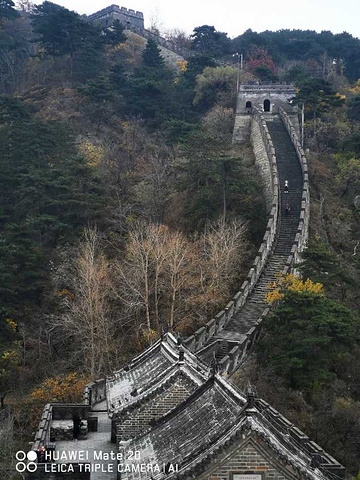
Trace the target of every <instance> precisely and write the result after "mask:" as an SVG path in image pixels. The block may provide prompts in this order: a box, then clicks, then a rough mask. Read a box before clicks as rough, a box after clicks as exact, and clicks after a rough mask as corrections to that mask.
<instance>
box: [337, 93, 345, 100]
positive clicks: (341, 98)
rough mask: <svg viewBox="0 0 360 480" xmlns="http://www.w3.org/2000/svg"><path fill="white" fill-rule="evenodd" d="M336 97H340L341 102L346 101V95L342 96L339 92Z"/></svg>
mask: <svg viewBox="0 0 360 480" xmlns="http://www.w3.org/2000/svg"><path fill="white" fill-rule="evenodd" d="M336 96H337V97H338V99H339V100H346V95H342V94H341V93H339V92H337V93H336Z"/></svg>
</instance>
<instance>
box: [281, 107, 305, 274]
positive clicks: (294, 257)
mask: <svg viewBox="0 0 360 480" xmlns="http://www.w3.org/2000/svg"><path fill="white" fill-rule="evenodd" d="M279 113H280V117H281V119H282V121H283V122H284V125H285V127H286V130H287V131H288V133H289V136H290V138H291V141H292V143H293V145H294V147H295V150H296V154H297V157H298V159H299V162H300V165H301V170H302V173H303V190H302V196H301V210H300V219H299V224H298V229H297V233H296V236H295V241H294V243H293V246H292V248H291V253H290V255H289V258H288V260H287V262H286V267H285V268H284V271H283V273H285V274H286V273H290V272H291V270H292V269H293V268H294V265H295V264H296V263H298V261H299V260H300V254H301V252H302V251H303V249H304V247H305V246H306V242H307V239H308V233H309V222H310V190H309V174H308V165H307V160H306V156H305V153H304V150H303V148H302V147H301V143H300V140H299V138H298V135H297V133H296V129H295V126H294V124H293V122H292V121H291V118H290V117H289V115H288V114H287V113H286V112H285V110H284V109H282V108H280V109H279Z"/></svg>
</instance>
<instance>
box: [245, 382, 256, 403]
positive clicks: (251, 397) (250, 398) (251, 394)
mask: <svg viewBox="0 0 360 480" xmlns="http://www.w3.org/2000/svg"><path fill="white" fill-rule="evenodd" d="M246 398H247V405H246V407H247V408H254V406H255V398H256V392H255V388H254V387H253V386H252V385H251V383H250V382H249V383H248V385H247V387H246Z"/></svg>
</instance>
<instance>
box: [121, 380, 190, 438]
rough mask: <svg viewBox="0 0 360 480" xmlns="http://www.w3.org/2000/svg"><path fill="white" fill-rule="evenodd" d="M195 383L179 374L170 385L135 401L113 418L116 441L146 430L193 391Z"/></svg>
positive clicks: (135, 435)
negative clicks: (151, 395)
mask: <svg viewBox="0 0 360 480" xmlns="http://www.w3.org/2000/svg"><path fill="white" fill-rule="evenodd" d="M195 388H196V385H195V384H194V383H193V382H191V381H190V380H189V379H188V378H187V377H185V376H184V375H179V376H178V377H177V379H176V381H174V382H173V383H172V384H171V385H170V387H166V388H164V390H163V391H161V392H158V393H157V394H156V395H155V396H154V397H150V398H147V399H145V400H144V402H143V404H142V405H140V406H139V405H138V404H137V403H136V404H135V405H134V406H133V408H128V409H126V410H125V411H124V412H121V413H120V415H119V416H118V418H117V419H116V420H115V422H116V425H117V428H116V432H117V437H118V441H122V440H129V439H130V438H133V437H137V436H138V435H141V434H142V433H144V432H146V431H148V430H149V429H150V428H151V425H152V424H153V422H154V421H156V420H158V419H160V418H162V417H164V416H165V415H166V414H168V413H169V412H171V410H173V409H174V408H175V407H177V406H178V405H179V404H180V403H181V402H183V401H184V400H185V399H186V398H188V397H189V395H190V394H191V393H193V392H194V391H195Z"/></svg>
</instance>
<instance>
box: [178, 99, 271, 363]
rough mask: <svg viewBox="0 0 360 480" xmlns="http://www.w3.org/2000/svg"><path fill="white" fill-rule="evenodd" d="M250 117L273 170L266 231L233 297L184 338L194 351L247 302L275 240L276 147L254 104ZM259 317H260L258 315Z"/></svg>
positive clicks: (239, 351) (237, 352) (250, 341)
mask: <svg viewBox="0 0 360 480" xmlns="http://www.w3.org/2000/svg"><path fill="white" fill-rule="evenodd" d="M253 121H256V122H257V123H258V125H259V127H260V132H261V137H262V140H263V143H264V146H265V150H266V153H267V156H268V161H269V165H270V171H271V173H272V178H271V182H272V190H273V198H272V208H271V211H270V215H269V220H268V223H267V226H266V232H265V235H264V237H263V241H262V243H261V245H260V248H259V250H258V253H257V256H256V258H255V260H254V263H253V265H252V267H251V268H250V270H249V273H248V275H247V277H246V280H245V281H244V283H243V284H242V285H241V289H240V290H239V291H238V292H237V293H236V294H235V295H234V297H233V298H232V300H231V301H230V302H229V303H228V304H227V305H226V307H225V308H224V309H223V310H221V312H219V313H218V314H217V315H216V316H215V318H213V319H211V320H210V321H209V322H208V323H207V324H206V325H204V326H203V327H201V328H199V329H198V330H197V331H196V332H195V333H194V334H193V335H191V336H190V337H188V338H187V339H186V340H184V344H185V345H186V346H187V347H188V348H189V350H191V351H193V352H196V351H198V350H200V349H201V348H202V347H203V346H204V345H205V344H206V343H208V342H209V341H211V339H212V337H214V335H216V334H217V333H219V332H221V330H223V329H224V328H225V327H226V325H227V324H228V322H229V321H230V320H231V318H232V317H233V316H234V315H235V314H236V313H237V312H238V311H239V309H240V308H241V307H242V306H243V305H244V304H245V303H246V300H247V298H248V296H249V295H250V294H251V292H252V290H253V288H254V286H255V284H256V282H257V281H258V279H259V277H260V275H261V273H262V272H263V269H264V266H265V264H266V262H267V260H268V257H269V254H270V253H271V251H272V248H273V245H274V240H275V238H276V235H277V230H278V222H279V212H280V190H279V176H278V171H277V164H276V156H275V149H274V145H273V143H272V140H271V136H270V133H269V130H268V128H267V125H266V122H265V119H264V116H263V115H262V113H261V112H260V111H259V110H258V109H256V108H253ZM259 321H261V317H260V319H259ZM254 335H255V332H252V329H251V330H250V332H249V333H248V339H249V342H245V343H247V344H248V343H252V341H253V338H254ZM234 348H236V349H237V350H236V352H235V351H234V352H233V353H232V356H233V357H234V358H235V357H239V355H240V354H241V351H242V350H243V349H241V348H240V350H239V349H238V347H234Z"/></svg>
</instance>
